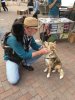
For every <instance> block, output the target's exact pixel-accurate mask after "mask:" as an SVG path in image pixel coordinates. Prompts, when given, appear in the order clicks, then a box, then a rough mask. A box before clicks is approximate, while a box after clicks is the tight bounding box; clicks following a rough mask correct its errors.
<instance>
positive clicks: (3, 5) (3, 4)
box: [1, 2, 6, 11]
mask: <svg viewBox="0 0 75 100" xmlns="http://www.w3.org/2000/svg"><path fill="white" fill-rule="evenodd" d="M1 4H2V8H3V9H4V11H6V9H5V2H2V3H1Z"/></svg>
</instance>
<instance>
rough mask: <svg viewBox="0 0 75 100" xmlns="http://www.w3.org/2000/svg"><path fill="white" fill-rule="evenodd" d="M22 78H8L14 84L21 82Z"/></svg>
mask: <svg viewBox="0 0 75 100" xmlns="http://www.w3.org/2000/svg"><path fill="white" fill-rule="evenodd" d="M19 80H20V78H17V79H8V82H9V83H10V84H12V85H16V84H17V83H18V82H19Z"/></svg>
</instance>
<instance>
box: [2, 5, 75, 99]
mask: <svg viewBox="0 0 75 100" xmlns="http://www.w3.org/2000/svg"><path fill="white" fill-rule="evenodd" d="M17 8H18V7H17V6H13V9H12V7H9V12H3V11H2V12H0V32H1V31H2V32H5V31H9V29H11V25H12V23H13V20H14V19H15V18H16V17H18V16H17V14H16V9H17ZM19 8H20V7H19ZM36 37H37V36H36ZM57 52H58V55H59V57H60V59H61V61H62V65H63V69H64V72H65V76H64V78H63V79H62V80H60V79H59V74H58V73H52V74H51V77H50V78H49V79H47V78H46V73H44V72H43V70H44V68H45V63H44V59H43V57H42V58H40V59H39V60H38V61H37V62H35V63H34V64H33V67H34V69H35V70H34V71H33V72H29V71H27V70H25V69H24V68H23V67H21V70H20V71H21V80H20V82H19V84H17V85H15V86H13V85H11V84H9V83H8V81H7V79H6V72H5V63H4V61H3V50H2V48H1V47H0V100H75V44H70V43H69V42H60V43H57Z"/></svg>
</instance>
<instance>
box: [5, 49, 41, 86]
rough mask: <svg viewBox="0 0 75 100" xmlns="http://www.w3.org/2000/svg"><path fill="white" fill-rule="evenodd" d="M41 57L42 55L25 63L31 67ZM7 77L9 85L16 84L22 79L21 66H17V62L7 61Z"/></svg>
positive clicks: (24, 61)
mask: <svg viewBox="0 0 75 100" xmlns="http://www.w3.org/2000/svg"><path fill="white" fill-rule="evenodd" d="M31 51H32V52H34V50H32V49H31ZM41 56H42V55H40V56H36V57H33V58H32V59H27V60H23V63H25V64H27V65H30V64H32V63H34V62H35V61H36V60H38V59H39V58H40V57H41ZM6 76H7V80H8V81H9V83H11V84H16V83H17V82H18V81H19V79H20V74H19V65H18V64H16V63H15V62H12V61H10V60H7V61H6Z"/></svg>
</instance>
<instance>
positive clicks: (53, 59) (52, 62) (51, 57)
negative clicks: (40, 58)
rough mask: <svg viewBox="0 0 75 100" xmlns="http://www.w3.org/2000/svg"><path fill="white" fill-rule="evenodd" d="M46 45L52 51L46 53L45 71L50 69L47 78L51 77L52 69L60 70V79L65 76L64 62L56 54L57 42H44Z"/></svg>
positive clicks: (53, 70)
mask: <svg viewBox="0 0 75 100" xmlns="http://www.w3.org/2000/svg"><path fill="white" fill-rule="evenodd" d="M44 47H45V48H47V49H48V50H49V51H50V52H49V53H48V54H46V55H45V64H46V66H47V68H45V70H44V72H47V71H48V74H47V78H49V77H50V75H51V71H52V72H55V71H58V72H59V75H60V79H62V78H63V77H64V71H63V69H62V63H61V61H60V59H59V58H58V56H57V55H56V43H55V42H46V41H45V42H44Z"/></svg>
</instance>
